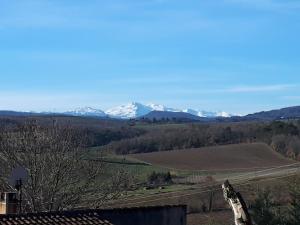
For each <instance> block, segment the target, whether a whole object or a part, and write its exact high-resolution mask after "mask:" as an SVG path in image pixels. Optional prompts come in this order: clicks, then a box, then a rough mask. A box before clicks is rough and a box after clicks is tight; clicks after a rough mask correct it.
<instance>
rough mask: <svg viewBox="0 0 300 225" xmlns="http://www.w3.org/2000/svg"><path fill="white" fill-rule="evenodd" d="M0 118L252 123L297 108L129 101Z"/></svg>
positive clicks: (295, 113) (297, 112) (297, 114)
mask: <svg viewBox="0 0 300 225" xmlns="http://www.w3.org/2000/svg"><path fill="white" fill-rule="evenodd" d="M0 115H1V116H36V115H69V116H82V117H98V118H113V119H158V120H160V119H174V118H176V119H181V120H186V121H191V120H192V121H208V122H209V121H216V122H218V121H228V122H230V121H231V122H234V121H252V120H277V119H288V118H300V106H294V107H288V108H283V109H277V110H271V111H262V112H257V113H253V114H248V115H246V116H239V115H233V114H229V113H227V112H223V111H220V112H209V111H203V110H194V109H183V110H181V109H174V108H169V107H166V106H164V105H159V104H147V105H144V104H141V103H137V102H132V103H129V104H127V105H121V106H118V107H115V108H112V109H109V110H106V111H103V110H100V109H94V108H91V107H84V108H77V109H74V110H71V111H67V112H16V111H7V110H6V111H5V110H2V111H1V110H0Z"/></svg>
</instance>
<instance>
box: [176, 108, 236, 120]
mask: <svg viewBox="0 0 300 225" xmlns="http://www.w3.org/2000/svg"><path fill="white" fill-rule="evenodd" d="M182 112H185V113H189V114H192V115H195V116H199V117H208V118H213V117H231V116H234V115H232V114H229V113H227V112H223V111H219V112H209V111H204V110H194V109H184V110H182Z"/></svg>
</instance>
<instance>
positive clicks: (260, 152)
mask: <svg viewBox="0 0 300 225" xmlns="http://www.w3.org/2000/svg"><path fill="white" fill-rule="evenodd" d="M130 157H133V158H135V159H138V160H141V161H144V162H147V163H151V164H153V165H159V166H163V167H167V168H174V169H179V170H208V171H218V170H236V169H238V170H240V169H255V168H257V169H259V168H267V167H275V166H281V165H286V164H291V163H293V162H294V161H292V160H289V159H286V158H284V157H283V156H281V155H279V154H278V153H276V152H274V151H273V150H272V149H271V148H270V147H269V146H268V145H266V144H263V143H252V144H235V145H225V146H214V147H204V148H198V149H185V150H175V151H164V152H152V153H141V154H133V155H130Z"/></svg>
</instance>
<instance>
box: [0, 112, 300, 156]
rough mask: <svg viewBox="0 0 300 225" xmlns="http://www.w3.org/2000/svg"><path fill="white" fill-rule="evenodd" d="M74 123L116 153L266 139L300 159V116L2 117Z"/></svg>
mask: <svg viewBox="0 0 300 225" xmlns="http://www.w3.org/2000/svg"><path fill="white" fill-rule="evenodd" d="M32 121H34V122H35V123H37V124H39V125H41V126H46V127H47V126H53V125H54V124H55V125H58V126H62V127H66V126H69V127H72V128H73V129H74V130H76V132H78V133H79V134H80V135H81V137H84V139H85V145H86V147H96V146H98V147H99V150H106V151H110V152H114V153H116V154H132V153H141V152H156V151H170V150H178V149H190V148H199V147H205V146H215V145H227V144H239V143H252V142H264V143H266V144H268V145H269V146H271V147H272V148H273V149H274V150H275V151H277V152H279V153H281V154H282V155H284V156H288V157H290V158H294V159H298V160H299V159H300V154H299V152H300V120H287V121H273V122H236V123H225V122H224V123H201V122H195V123H183V122H180V123H176V122H170V121H165V122H164V121H157V122H152V123H145V122H139V121H138V122H132V121H124V120H109V119H96V118H84V117H72V116H31V117H1V118H0V128H1V129H16V128H17V127H18V126H21V125H22V124H24V123H28V122H32Z"/></svg>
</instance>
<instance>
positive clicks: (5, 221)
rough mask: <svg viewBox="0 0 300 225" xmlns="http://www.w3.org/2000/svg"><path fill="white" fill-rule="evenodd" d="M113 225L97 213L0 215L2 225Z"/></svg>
mask: <svg viewBox="0 0 300 225" xmlns="http://www.w3.org/2000/svg"><path fill="white" fill-rule="evenodd" d="M21 224H22V225H25V224H32V225H41V224H49V225H51V224H53V225H54V224H56V225H88V224H90V225H96V224H97V225H98V224H101V225H113V224H112V223H110V222H109V221H107V220H103V219H101V218H100V213H99V212H95V211H92V210H91V211H89V210H86V211H65V212H51V213H30V214H22V215H0V225H21Z"/></svg>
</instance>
